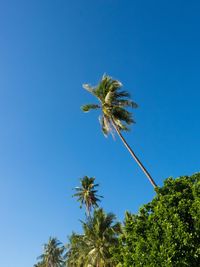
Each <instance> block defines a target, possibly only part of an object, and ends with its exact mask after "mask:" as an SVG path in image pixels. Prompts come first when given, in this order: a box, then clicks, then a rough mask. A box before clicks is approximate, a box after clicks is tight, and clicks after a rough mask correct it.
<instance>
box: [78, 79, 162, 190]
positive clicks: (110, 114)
mask: <svg viewBox="0 0 200 267" xmlns="http://www.w3.org/2000/svg"><path fill="white" fill-rule="evenodd" d="M83 87H84V88H85V89H86V90H87V91H89V92H90V93H91V94H92V95H94V96H95V97H96V98H97V99H98V101H99V104H87V105H83V106H82V110H83V111H84V112H88V111H90V110H92V109H101V111H102V115H101V116H100V123H101V126H102V131H103V133H104V135H106V136H107V135H108V134H109V133H111V134H112V135H113V133H114V132H117V134H118V135H119V137H120V139H121V140H122V142H123V144H124V145H125V147H126V148H127V149H128V151H129V153H130V154H131V156H132V157H133V158H134V160H135V161H136V162H137V164H138V165H139V167H140V168H141V169H142V171H143V172H144V173H145V175H146V176H147V178H148V179H149V181H150V183H151V184H152V186H153V187H154V188H155V187H156V186H157V185H156V183H155V181H154V180H153V178H152V177H151V175H150V174H149V172H148V171H147V169H146V168H145V167H144V165H143V164H142V162H141V161H140V160H139V158H138V157H137V156H136V154H135V153H134V152H133V150H132V149H131V147H130V146H129V145H128V143H127V142H126V140H125V138H124V137H123V136H122V134H121V131H128V130H129V126H130V125H131V124H132V123H134V120H133V117H132V113H130V112H129V111H128V110H127V108H129V107H131V108H136V107H137V104H136V103H135V102H133V101H132V100H131V99H130V95H129V93H128V92H126V91H122V90H121V87H122V84H121V82H120V81H118V80H114V79H112V78H111V77H109V76H107V75H104V76H103V77H102V79H101V81H100V83H99V84H98V85H97V86H94V87H92V86H90V85H89V84H83Z"/></svg>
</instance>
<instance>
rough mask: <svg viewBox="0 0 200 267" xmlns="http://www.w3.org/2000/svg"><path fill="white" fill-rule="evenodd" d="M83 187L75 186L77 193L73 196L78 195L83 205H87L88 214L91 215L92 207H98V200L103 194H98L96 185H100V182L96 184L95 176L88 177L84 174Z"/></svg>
mask: <svg viewBox="0 0 200 267" xmlns="http://www.w3.org/2000/svg"><path fill="white" fill-rule="evenodd" d="M80 181H81V187H75V190H76V192H77V193H76V194H74V195H73V197H77V198H78V201H79V202H80V203H81V206H80V207H81V208H82V205H85V207H86V214H87V215H88V216H90V214H91V209H92V208H97V207H98V202H99V201H100V198H102V196H99V195H97V190H96V189H95V188H96V187H98V186H99V184H95V183H94V181H95V178H94V177H88V176H84V177H83V178H82V179H81V180H80Z"/></svg>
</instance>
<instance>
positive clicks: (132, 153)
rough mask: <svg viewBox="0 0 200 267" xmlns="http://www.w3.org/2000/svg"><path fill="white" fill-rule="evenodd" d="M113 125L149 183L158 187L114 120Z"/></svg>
mask: <svg viewBox="0 0 200 267" xmlns="http://www.w3.org/2000/svg"><path fill="white" fill-rule="evenodd" d="M112 124H113V126H114V128H115V130H116V132H117V134H118V135H119V137H120V139H121V140H122V142H123V144H124V145H125V147H126V148H127V149H128V151H129V153H130V154H131V156H132V157H133V158H134V160H135V161H136V162H137V164H138V165H139V167H140V168H141V169H142V171H143V172H144V174H145V175H146V176H147V178H148V179H149V181H150V183H151V184H152V186H153V187H154V188H156V187H157V185H156V183H155V181H154V180H153V178H152V177H151V175H150V173H149V172H148V171H147V169H146V168H145V167H144V165H143V164H142V162H141V161H140V160H139V159H138V157H137V156H136V155H135V153H134V152H133V150H132V149H131V147H130V146H129V145H128V143H127V142H126V140H125V138H124V137H123V135H122V134H121V132H120V130H119V128H118V126H117V125H116V123H115V122H114V121H113V120H112Z"/></svg>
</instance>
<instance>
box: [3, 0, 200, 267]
mask: <svg viewBox="0 0 200 267" xmlns="http://www.w3.org/2000/svg"><path fill="white" fill-rule="evenodd" d="M199 14H200V3H199V1H183V0H180V1H178V0H173V1H171V0H170V1H158V0H157V1H155V0H153V1H149V0H146V1H145V0H141V1H131V0H129V1H122V0H96V1H92V0H85V1H81V0H77V1H73V0H57V1H52V0H34V1H33V0H32V1H25V0H18V1H14V0H2V1H1V2H0V73H1V74H0V126H1V127H0V212H1V222H0V236H1V242H0V266H4V267H28V266H33V264H34V263H35V262H36V257H37V256H38V255H40V253H41V248H42V244H43V243H45V242H46V241H47V240H48V237H49V236H50V235H51V236H57V237H58V238H59V239H60V240H61V241H62V242H64V243H65V242H66V240H67V236H68V235H69V234H70V233H71V232H72V230H75V231H80V223H79V221H78V219H80V218H83V215H84V213H83V211H81V210H79V205H78V204H77V203H76V201H75V199H72V198H71V195H72V194H73V191H72V188H73V187H75V186H76V185H78V184H79V178H80V177H82V176H84V175H88V176H95V177H96V179H97V181H98V182H99V183H100V185H101V187H100V193H101V194H103V195H104V200H103V201H102V205H103V207H104V208H105V209H106V211H113V212H114V213H116V214H117V216H118V218H119V219H120V220H121V219H122V218H123V215H124V212H125V210H129V211H132V212H136V211H137V210H138V208H139V207H140V206H141V205H142V204H143V203H146V202H148V201H150V200H151V198H152V196H153V195H154V193H153V189H152V187H151V185H150V183H149V182H148V180H147V179H146V177H145V176H144V175H143V173H142V172H141V171H140V169H139V168H138V166H137V165H136V163H135V162H133V160H132V159H131V157H130V156H129V154H128V152H127V151H126V150H125V148H124V147H123V146H122V144H121V142H120V140H118V139H116V141H113V140H112V138H108V139H106V138H104V136H103V135H102V133H101V131H100V126H99V123H98V120H97V117H98V113H95V112H94V113H91V114H83V113H82V112H81V111H80V105H81V104H83V103H87V102H93V98H92V97H91V96H90V95H89V94H88V93H87V92H85V91H84V90H83V89H82V87H81V85H82V83H84V82H89V83H91V84H96V83H97V82H98V80H99V79H100V78H101V76H102V74H103V73H105V72H106V73H107V74H109V75H111V76H113V77H115V78H118V79H119V80H121V81H122V82H123V84H124V89H126V90H128V91H129V92H130V93H131V95H132V97H133V99H134V100H135V101H136V102H137V103H138V104H139V108H138V109H137V110H135V111H134V113H135V115H134V116H135V120H136V122H137V123H136V125H134V127H133V128H132V131H131V132H130V133H128V134H126V138H127V140H128V142H129V143H130V145H132V147H133V148H134V150H135V152H136V153H137V154H138V156H139V157H140V159H141V160H142V161H143V163H144V164H145V165H146V167H147V168H148V169H149V171H150V172H151V174H152V176H153V177H154V178H155V180H156V181H157V183H158V184H159V185H162V183H163V180H164V179H165V178H166V177H169V176H173V177H177V176H180V175H186V174H187V175H190V174H192V173H194V172H198V171H199V167H200V158H199V147H200V138H199V132H200V125H199V116H200V105H199V99H200V78H199V77H200V76H199V73H200V49H199V47H200V32H199V29H200V16H199Z"/></svg>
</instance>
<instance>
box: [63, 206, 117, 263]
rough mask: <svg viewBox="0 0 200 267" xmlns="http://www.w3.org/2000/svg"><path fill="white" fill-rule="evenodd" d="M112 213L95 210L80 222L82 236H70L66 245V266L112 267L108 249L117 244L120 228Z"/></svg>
mask: <svg viewBox="0 0 200 267" xmlns="http://www.w3.org/2000/svg"><path fill="white" fill-rule="evenodd" d="M115 219H116V218H115V215H114V214H113V213H108V214H106V213H105V212H104V211H103V209H96V210H95V211H94V214H93V216H91V217H88V219H87V221H86V222H82V227H83V234H82V235H75V234H72V236H71V238H70V244H69V245H68V248H69V250H68V252H67V256H68V257H67V263H68V266H70V267H71V266H76V267H83V266H84V267H86V266H87V267H88V266H90V267H113V266H115V265H114V262H113V260H112V256H111V253H110V249H111V248H112V247H114V246H116V245H117V244H118V235H119V233H120V232H121V226H120V224H119V223H118V222H115Z"/></svg>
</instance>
